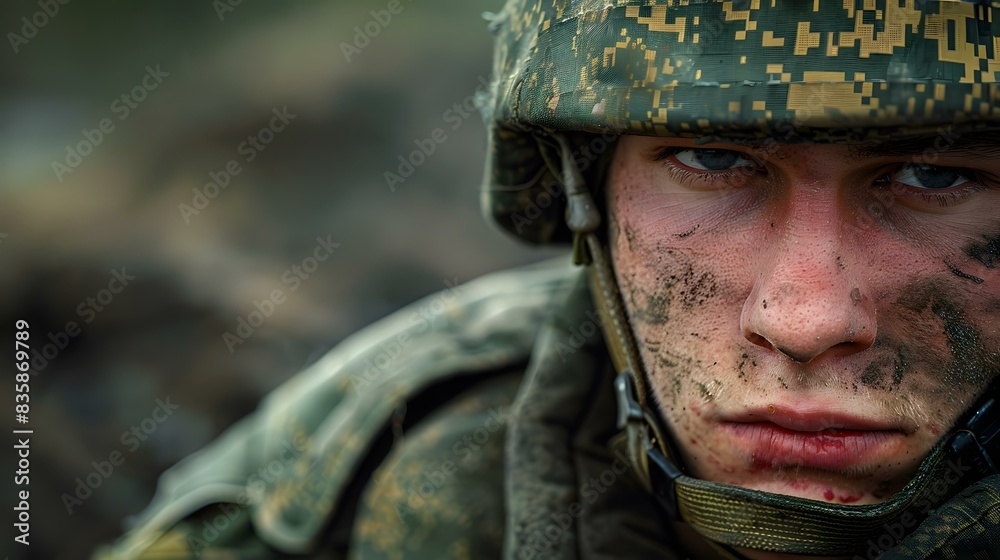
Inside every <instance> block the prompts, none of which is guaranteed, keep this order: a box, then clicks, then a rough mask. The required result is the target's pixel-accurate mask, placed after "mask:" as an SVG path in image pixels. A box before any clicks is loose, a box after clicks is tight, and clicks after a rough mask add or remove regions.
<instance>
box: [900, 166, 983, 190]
mask: <svg viewBox="0 0 1000 560" xmlns="http://www.w3.org/2000/svg"><path fill="white" fill-rule="evenodd" d="M894 179H895V180H896V182H897V183H902V184H904V185H907V186H910V187H915V188H918V189H924V190H943V189H949V188H951V187H957V186H959V185H961V184H963V183H967V182H969V181H970V180H971V179H970V178H969V177H968V176H966V175H964V174H963V172H962V170H960V169H955V168H953V167H938V166H936V165H923V164H915V163H908V164H905V165H903V166H902V167H900V168H899V171H897V172H896V175H895V177H894Z"/></svg>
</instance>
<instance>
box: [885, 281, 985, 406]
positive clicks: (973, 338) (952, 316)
mask: <svg viewBox="0 0 1000 560" xmlns="http://www.w3.org/2000/svg"><path fill="white" fill-rule="evenodd" d="M906 293H907V294H908V295H906V296H904V297H902V298H900V299H899V301H898V303H899V304H900V305H902V306H903V307H904V308H906V309H909V310H910V311H913V312H915V313H919V314H925V313H926V312H927V311H928V310H929V311H930V312H931V313H933V314H934V315H935V316H937V318H938V319H939V320H940V321H941V326H940V329H941V331H940V332H941V333H942V334H943V335H944V337H945V340H946V343H947V345H948V350H949V353H950V354H951V356H950V358H948V359H947V364H942V365H943V369H944V381H946V382H948V383H954V384H959V385H974V386H981V387H982V386H985V385H986V383H987V382H988V381H990V380H991V379H993V378H994V377H996V375H997V373H998V372H1000V352H996V351H990V350H988V349H987V348H986V346H985V341H984V340H983V336H982V334H981V333H980V332H979V330H977V329H976V327H975V326H974V325H973V324H972V323H971V322H969V320H968V318H967V317H966V315H965V313H964V312H963V311H962V309H961V308H959V306H958V305H956V304H955V303H954V302H953V301H951V299H949V298H948V297H947V296H946V295H945V294H946V293H947V292H946V289H945V288H944V287H942V286H938V285H936V284H934V283H924V284H921V285H915V286H911V287H909V289H907V291H906ZM942 361H944V360H942Z"/></svg>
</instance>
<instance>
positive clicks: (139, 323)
mask: <svg viewBox="0 0 1000 560" xmlns="http://www.w3.org/2000/svg"><path fill="white" fill-rule="evenodd" d="M390 4H392V3H391V2H389V1H386V2H382V1H380V0H375V1H371V2H360V1H338V2H317V1H311V2H297V3H259V4H251V3H249V2H239V1H238V0H218V1H216V2H169V3H168V2H161V3H151V2H136V3H100V4H99V5H93V4H86V3H84V2H79V1H67V3H65V4H63V3H60V2H59V0H41V1H38V0H36V1H33V2H25V1H15V2H5V3H4V4H3V5H2V6H0V22H2V25H0V29H2V31H3V32H4V34H5V37H6V40H5V42H4V44H3V45H2V47H0V85H2V87H0V101H2V102H0V234H2V235H0V263H2V264H0V293H2V294H3V297H2V298H0V317H2V322H0V325H2V326H0V337H4V338H6V340H7V341H8V344H10V345H11V346H10V347H8V348H9V349H10V350H9V352H10V353H9V354H8V357H7V358H6V360H7V364H8V365H7V366H5V367H7V368H9V371H10V372H11V373H10V376H11V377H12V376H13V375H14V371H15V370H14V367H13V362H14V356H13V339H14V331H15V329H14V324H15V321H16V320H18V319H24V320H26V321H28V323H29V325H30V333H31V339H30V341H31V344H32V350H33V361H32V365H33V375H32V376H31V391H30V396H31V401H30V406H31V408H30V422H29V425H28V427H29V428H31V429H33V430H34V435H33V436H32V444H31V445H32V447H31V472H30V492H31V534H30V542H31V545H30V547H23V546H20V545H16V546H15V545H12V544H11V540H10V539H9V538H8V539H5V544H4V546H5V547H13V548H11V551H10V552H9V553H8V552H6V551H4V552H0V554H5V555H9V557H10V558H46V559H59V560H61V559H74V560H75V559H79V558H84V557H86V556H87V553H88V552H89V551H90V550H91V548H92V547H93V546H95V545H96V544H98V543H101V542H107V541H108V540H110V539H112V538H114V537H115V536H116V535H117V534H118V533H119V532H120V530H121V527H120V522H121V520H122V519H123V518H125V517H126V516H128V515H132V514H135V513H137V512H138V511H140V510H141V509H142V508H143V507H144V506H145V505H146V503H148V501H149V499H150V498H151V496H152V493H153V490H154V484H155V480H156V477H157V476H158V474H159V473H160V472H161V471H162V470H163V469H165V468H167V467H169V466H170V465H172V464H173V463H175V462H176V461H177V460H178V459H180V458H182V457H184V456H185V455H187V454H189V453H191V452H192V451H194V450H196V449H198V448H199V447H201V446H203V445H204V444H205V443H207V442H208V441H210V440H211V439H212V438H213V437H215V436H216V435H217V434H218V433H220V432H221V431H222V430H224V429H225V428H226V427H227V426H229V425H230V424H232V423H233V422H234V421H235V420H236V419H238V418H239V417H241V416H243V415H245V414H246V413H248V412H250V411H252V410H253V409H254V407H255V405H256V402H257V401H258V399H259V398H260V397H261V396H262V395H264V394H265V393H267V392H268V391H269V390H270V389H272V388H274V387H275V386H277V385H278V384H280V383H281V382H282V381H283V380H285V379H287V378H288V377H289V376H291V375H292V374H294V373H295V372H296V371H297V370H299V369H301V368H302V367H303V366H304V365H306V364H308V363H310V362H311V361H313V360H315V359H316V358H317V357H318V356H320V355H321V354H322V353H323V352H325V351H326V350H327V349H329V348H330V347H331V346H332V345H334V344H336V343H337V342H338V341H340V340H341V339H343V338H344V337H345V336H347V335H348V334H350V333H351V332H353V331H356V330H357V329H358V328H360V327H362V326H364V325H366V324H369V323H371V322H372V321H374V320H376V319H378V318H380V317H382V316H384V315H386V314H388V313H390V312H391V311H393V310H394V309H396V308H398V307H400V306H401V305H403V304H406V303H409V302H411V301H414V300H415V299H417V298H419V297H420V296H423V295H426V294H428V293H431V292H434V291H437V290H441V289H444V288H445V287H446V282H453V281H455V280H456V279H457V280H458V281H467V280H470V279H472V278H474V277H476V276H478V275H481V274H483V273H486V272H489V271H492V270H497V269H501V268H505V267H509V266H512V265H516V264H519V263H525V262H531V261H536V260H540V259H542V258H547V257H548V256H551V255H553V254H556V252H554V251H552V250H548V251H538V250H533V249H530V248H527V247H524V246H520V245H518V244H516V243H515V242H513V241H510V240H508V239H505V238H504V237H502V236H501V235H500V234H499V233H498V232H497V231H495V230H494V229H493V228H492V227H491V226H489V225H487V224H486V223H485V222H484V220H483V219H482V218H481V217H480V214H479V194H478V191H477V187H478V185H479V182H480V179H481V176H482V164H483V158H484V151H485V144H486V140H485V130H484V127H483V124H482V122H481V118H480V117H479V115H478V114H476V113H471V114H470V113H468V112H467V111H466V110H465V108H464V107H465V106H466V104H467V102H468V99H469V97H470V96H472V95H473V94H474V93H475V92H476V90H477V89H480V88H481V87H482V86H481V84H482V82H483V81H485V80H486V79H487V78H488V76H489V65H490V59H491V53H490V49H491V46H492V44H491V37H490V35H489V33H488V32H487V30H486V23H485V22H484V21H483V20H482V17H481V14H482V12H484V11H491V10H493V11H495V10H498V9H499V8H500V6H501V1H500V0H488V1H485V0H484V1H473V2H469V1H467V0H433V1H432V0H423V1H421V2H410V1H409V0H399V1H398V3H396V4H394V6H395V9H396V12H397V13H395V14H391V13H390V12H389V11H388V10H389V7H390ZM45 10H49V12H55V13H54V14H50V13H45ZM372 10H374V11H375V12H376V15H373V14H372ZM40 13H42V14H43V15H42V16H39V15H38V14H40ZM387 13H390V15H391V19H387V18H386V17H385V14H387ZM379 16H381V17H379ZM380 20H381V21H380ZM43 22H44V23H43ZM32 30H33V32H32ZM372 31H377V33H369V32H372ZM12 35H13V36H12ZM369 35H370V36H369ZM365 39H367V41H366V40H365ZM456 104H457V107H456ZM281 115H283V117H282V116H281ZM292 115H294V116H292ZM279 127H280V129H279ZM438 128H440V129H442V130H443V132H444V136H445V137H446V138H445V139H444V140H443V141H438V140H434V139H433V135H434V131H435V129H438ZM429 138H430V139H431V140H427V139H429ZM440 138H441V135H440V134H439V135H438V139H440ZM415 141H420V142H422V144H420V143H419V142H418V143H415ZM428 141H431V142H433V143H434V144H433V147H434V150H433V152H432V153H429V154H425V156H424V157H423V158H415V159H411V163H416V161H417V160H421V159H422V160H423V161H422V162H421V163H420V164H418V165H414V166H413V167H414V169H413V171H412V173H411V174H410V175H409V176H408V177H405V178H404V179H405V180H404V181H402V182H401V183H394V184H393V185H392V188H390V185H389V184H387V180H386V177H385V173H386V172H394V173H398V171H399V166H400V161H399V157H400V156H404V158H408V157H409V154H410V153H411V152H412V151H413V150H415V149H419V147H420V146H421V145H423V146H424V147H425V148H427V147H428V146H430V145H429V144H427V142H428ZM427 151H429V150H426V149H425V152H427ZM231 162H235V163H231ZM227 166H231V167H230V168H229V169H228V170H227ZM235 169H238V172H234V170H235ZM209 183H212V184H214V185H215V186H216V187H217V188H213V187H210V186H208V184H209ZM213 193H214V194H213ZM199 195H200V196H201V197H202V198H199ZM185 207H186V208H185ZM318 239H319V240H321V241H319V240H318ZM333 246H335V250H329V247H333ZM321 247H327V248H328V249H322V250H321V249H320V248H321ZM317 251H320V253H317ZM322 251H327V253H328V254H329V256H328V258H326V259H325V260H317V261H310V260H309V259H310V258H315V256H319V255H322V254H327V253H323V252H322ZM293 267H299V272H296V271H295V270H296V269H295V268H293ZM288 274H291V275H292V276H294V277H295V278H297V279H298V282H297V284H296V286H295V288H294V289H292V283H293V282H292V276H288ZM275 289H282V290H283V295H284V296H285V297H283V298H282V301H281V302H280V303H274V302H272V304H273V305H272V308H271V312H270V314H269V315H268V316H266V317H265V318H264V319H263V321H259V322H257V325H256V326H254V327H253V332H252V334H250V335H249V336H247V337H242V336H239V342H238V343H233V341H232V339H229V344H227V342H226V341H225V340H224V338H223V335H224V334H225V333H227V332H228V333H237V327H238V326H239V322H240V320H241V319H243V320H246V319H250V320H251V322H253V321H254V320H255V319H256V316H253V315H252V314H253V313H254V311H255V309H267V308H268V307H267V304H266V303H263V302H264V300H266V299H268V297H269V295H270V294H271V293H272V292H273V291H274V290H275ZM255 304H256V305H255ZM68 323H72V325H73V326H72V327H70V326H68ZM243 332H244V333H246V330H245V329H244V331H243ZM231 350H232V351H231ZM35 352H37V354H35ZM0 402H4V403H8V405H7V408H6V410H8V411H12V409H13V403H14V386H13V384H12V383H5V384H3V385H2V386H0ZM165 404H167V405H168V406H167V408H164V405H165ZM168 409H169V414H167V412H166V411H167V410H168ZM9 414H10V416H11V417H13V412H9ZM5 425H7V426H11V427H12V428H11V429H13V428H20V427H24V426H20V425H17V424H16V423H15V421H14V419H13V418H10V419H9V420H7V421H6V422H5ZM5 448H7V449H8V450H9V449H10V445H7V446H5ZM4 456H5V457H9V459H6V460H5V461H4V464H5V467H4V469H5V473H4V479H5V480H8V483H6V484H4V485H3V489H4V490H3V492H4V494H3V504H5V506H4V507H5V508H7V511H8V512H11V509H10V507H11V506H12V505H13V504H14V503H15V499H14V489H15V486H14V485H12V484H11V482H9V481H10V479H11V477H10V473H11V472H12V471H13V470H14V467H15V458H14V456H13V454H11V453H10V452H9V451H8V452H5V453H4ZM111 462H114V463H118V464H117V465H113V466H114V470H113V472H112V473H105V472H103V471H106V466H103V465H106V464H110V463H111ZM7 469H10V470H9V471H8V470H7ZM81 484H82V486H81ZM88 491H89V492H88ZM84 495H85V497H83V496H84ZM77 502H79V503H77ZM6 504H10V505H6ZM8 515H11V514H10V513H8ZM9 526H10V525H8V527H9Z"/></svg>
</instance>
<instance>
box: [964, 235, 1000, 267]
mask: <svg viewBox="0 0 1000 560" xmlns="http://www.w3.org/2000/svg"><path fill="white" fill-rule="evenodd" d="M983 241H984V242H983V243H982V244H979V243H973V244H972V245H970V246H969V247H968V248H967V249H966V250H965V254H967V255H969V257H971V258H973V259H976V260H977V261H979V262H981V263H983V266H985V267H986V268H996V267H997V264H1000V234H997V235H994V236H993V237H984V238H983Z"/></svg>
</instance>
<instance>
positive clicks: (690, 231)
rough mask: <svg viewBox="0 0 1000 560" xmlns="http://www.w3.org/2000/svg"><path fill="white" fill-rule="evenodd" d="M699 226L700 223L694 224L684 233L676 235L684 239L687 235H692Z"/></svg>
mask: <svg viewBox="0 0 1000 560" xmlns="http://www.w3.org/2000/svg"><path fill="white" fill-rule="evenodd" d="M700 227H701V224H698V225H696V226H694V227H693V228H691V229H689V230H687V231H685V232H684V233H678V234H677V237H679V238H681V239H685V238H687V237H691V236H692V235H694V232H696V231H698V228H700Z"/></svg>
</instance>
